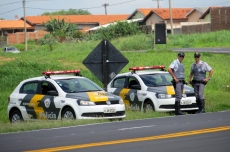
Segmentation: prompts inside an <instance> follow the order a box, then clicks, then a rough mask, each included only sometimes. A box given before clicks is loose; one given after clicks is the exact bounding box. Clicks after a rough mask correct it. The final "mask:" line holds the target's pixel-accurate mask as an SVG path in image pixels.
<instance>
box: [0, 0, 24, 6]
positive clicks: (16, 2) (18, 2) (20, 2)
mask: <svg viewBox="0 0 230 152" xmlns="http://www.w3.org/2000/svg"><path fill="white" fill-rule="evenodd" d="M21 2H22V1H18V2H12V3H6V4H1V5H0V6H4V5H10V4H15V3H21Z"/></svg>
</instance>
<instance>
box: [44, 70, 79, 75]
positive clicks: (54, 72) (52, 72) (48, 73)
mask: <svg viewBox="0 0 230 152" xmlns="http://www.w3.org/2000/svg"><path fill="white" fill-rule="evenodd" d="M79 73H80V70H64V71H44V72H42V74H44V75H46V77H50V75H58V74H74V75H76V76H80V74H79Z"/></svg>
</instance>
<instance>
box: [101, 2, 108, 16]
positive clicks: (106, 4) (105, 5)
mask: <svg viewBox="0 0 230 152" xmlns="http://www.w3.org/2000/svg"><path fill="white" fill-rule="evenodd" d="M102 6H104V7H105V15H107V9H106V7H107V6H109V4H108V3H105V4H102Z"/></svg>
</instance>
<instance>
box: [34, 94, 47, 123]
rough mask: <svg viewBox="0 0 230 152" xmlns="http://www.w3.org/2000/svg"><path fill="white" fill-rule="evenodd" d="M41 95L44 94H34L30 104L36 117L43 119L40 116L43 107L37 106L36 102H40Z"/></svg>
mask: <svg viewBox="0 0 230 152" xmlns="http://www.w3.org/2000/svg"><path fill="white" fill-rule="evenodd" d="M43 97H44V95H35V96H33V98H32V99H31V100H30V105H34V106H33V107H34V112H35V113H36V115H37V118H38V119H45V118H44V117H41V116H40V113H44V109H43V108H42V107H38V104H39V103H40V102H41V100H42V98H43Z"/></svg>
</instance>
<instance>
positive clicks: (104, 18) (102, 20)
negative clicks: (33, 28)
mask: <svg viewBox="0 0 230 152" xmlns="http://www.w3.org/2000/svg"><path fill="white" fill-rule="evenodd" d="M128 16H129V14H121V15H63V16H61V15H59V16H52V18H56V19H58V18H59V19H63V18H65V21H69V22H71V23H88V24H89V23H99V25H103V24H107V23H111V22H114V21H121V20H126V19H127V18H128ZM21 19H23V18H21ZM26 20H27V22H29V23H31V24H32V25H36V24H43V23H45V22H47V21H49V20H50V16H27V17H26Z"/></svg>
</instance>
